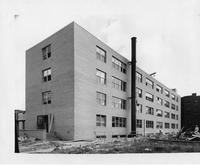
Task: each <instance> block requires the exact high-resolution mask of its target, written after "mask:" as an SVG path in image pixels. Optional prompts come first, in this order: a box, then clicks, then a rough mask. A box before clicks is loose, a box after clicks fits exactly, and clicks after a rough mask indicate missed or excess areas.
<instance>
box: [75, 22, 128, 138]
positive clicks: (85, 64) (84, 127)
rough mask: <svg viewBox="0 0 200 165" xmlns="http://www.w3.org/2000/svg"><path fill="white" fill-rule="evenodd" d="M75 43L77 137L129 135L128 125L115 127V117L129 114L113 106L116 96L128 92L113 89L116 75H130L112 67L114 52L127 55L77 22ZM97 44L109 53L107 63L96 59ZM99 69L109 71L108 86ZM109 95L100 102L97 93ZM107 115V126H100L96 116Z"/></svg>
mask: <svg viewBox="0 0 200 165" xmlns="http://www.w3.org/2000/svg"><path fill="white" fill-rule="evenodd" d="M74 26H75V27H74V28H75V29H74V33H75V34H74V35H75V36H74V38H75V39H74V46H75V139H79V138H96V136H99V135H106V136H107V137H108V138H110V137H111V136H112V135H113V134H126V132H127V128H112V116H119V117H127V115H128V114H127V112H126V111H125V110H118V109H113V108H112V96H117V97H120V98H124V99H125V100H126V99H127V97H128V95H127V93H126V92H122V91H119V90H116V89H112V76H116V77H118V78H120V79H122V80H125V81H127V75H126V74H123V73H118V72H117V71H115V70H114V69H113V68H112V55H115V56H116V57H118V58H119V59H122V60H123V61H127V60H126V59H125V58H123V57H122V56H120V55H119V54H118V53H116V52H114V51H113V50H112V49H111V48H110V47H108V46H107V45H105V44H104V43H103V42H101V41H100V40H98V39H97V38H95V37H94V36H92V35H91V34H90V33H88V32H87V31H86V30H85V29H83V28H82V27H80V26H79V25H77V24H75V25H74ZM96 46H99V47H101V48H103V49H104V50H105V51H106V53H107V62H106V63H104V62H102V61H99V60H97V59H96ZM96 69H99V70H101V71H103V72H106V76H107V80H106V81H107V82H106V85H103V84H98V83H97V80H96ZM97 91H98V92H102V93H105V94H106V97H107V100H106V102H107V104H106V106H101V105H98V104H97V101H96V92H97ZM97 114H100V115H106V122H107V123H106V127H97V126H96V115H97Z"/></svg>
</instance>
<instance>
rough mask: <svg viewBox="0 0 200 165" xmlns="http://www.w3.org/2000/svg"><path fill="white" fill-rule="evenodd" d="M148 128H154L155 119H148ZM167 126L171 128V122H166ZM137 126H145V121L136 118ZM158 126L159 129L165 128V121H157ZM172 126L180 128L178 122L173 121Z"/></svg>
mask: <svg viewBox="0 0 200 165" xmlns="http://www.w3.org/2000/svg"><path fill="white" fill-rule="evenodd" d="M145 124H146V128H154V121H150V120H146V123H145ZM164 126H165V128H167V129H169V128H170V123H164ZM136 127H137V128H143V122H142V120H139V119H137V120H136ZM156 128H157V129H162V128H163V122H160V121H157V122H156ZM171 128H172V129H178V124H175V123H171Z"/></svg>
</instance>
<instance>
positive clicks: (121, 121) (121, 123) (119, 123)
mask: <svg viewBox="0 0 200 165" xmlns="http://www.w3.org/2000/svg"><path fill="white" fill-rule="evenodd" d="M112 127H126V118H123V117H115V116H113V117H112Z"/></svg>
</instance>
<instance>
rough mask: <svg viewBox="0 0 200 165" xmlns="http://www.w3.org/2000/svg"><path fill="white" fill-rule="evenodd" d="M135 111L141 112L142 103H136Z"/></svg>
mask: <svg viewBox="0 0 200 165" xmlns="http://www.w3.org/2000/svg"><path fill="white" fill-rule="evenodd" d="M136 110H137V113H142V104H136Z"/></svg>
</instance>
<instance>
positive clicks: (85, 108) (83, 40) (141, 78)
mask: <svg viewBox="0 0 200 165" xmlns="http://www.w3.org/2000/svg"><path fill="white" fill-rule="evenodd" d="M131 43H132V44H131V45H132V60H131V61H129V60H128V59H126V58H125V57H123V56H122V55H120V54H119V53H117V52H116V51H114V50H113V49H111V48H110V47H109V46H108V45H106V44H105V43H103V42H101V41H100V40H99V39H97V38H96V37H94V36H93V35H92V34H90V33H89V32H87V31H86V30H85V29H83V28H82V27H80V26H79V25H78V24H76V23H74V22H72V23H71V24H69V25H67V26H66V27H64V28H63V29H61V30H60V31H58V32H56V33H55V34H53V35H51V36H50V37H48V38H47V39H45V40H43V41H42V42H40V43H38V44H37V45H35V46H34V47H32V48H30V49H28V50H27V51H26V129H28V130H34V129H46V131H47V132H48V133H54V134H56V135H57V136H59V137H61V138H63V139H73V140H78V139H95V138H114V137H118V136H121V137H124V136H126V135H128V134H141V135H149V134H154V133H158V132H160V131H161V132H163V133H172V132H174V133H176V132H178V130H179V129H180V122H181V117H180V114H181V99H180V96H179V95H178V94H177V92H176V90H175V89H170V88H168V87H166V86H165V85H163V84H162V83H160V82H159V81H157V80H156V79H155V78H154V77H153V76H152V75H149V74H148V73H146V72H144V71H143V70H142V69H140V68H138V67H136V38H132V41H131Z"/></svg>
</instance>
